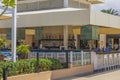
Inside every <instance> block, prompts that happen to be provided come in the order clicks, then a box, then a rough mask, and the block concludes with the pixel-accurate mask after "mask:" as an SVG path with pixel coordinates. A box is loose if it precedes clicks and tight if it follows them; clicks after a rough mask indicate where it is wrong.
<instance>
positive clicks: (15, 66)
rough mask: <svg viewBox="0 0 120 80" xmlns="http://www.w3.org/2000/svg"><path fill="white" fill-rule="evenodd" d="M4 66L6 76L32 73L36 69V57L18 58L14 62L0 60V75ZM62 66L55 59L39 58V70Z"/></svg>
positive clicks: (54, 68)
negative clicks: (6, 69) (6, 72)
mask: <svg viewBox="0 0 120 80" xmlns="http://www.w3.org/2000/svg"><path fill="white" fill-rule="evenodd" d="M5 67H7V68H8V76H13V75H18V74H28V73H34V72H35V69H36V59H35V58H33V59H25V60H19V61H17V62H15V63H14V62H0V77H1V76H2V69H3V68H5ZM63 67H64V66H63V65H62V64H61V63H60V62H59V61H58V60H56V59H49V58H40V60H39V70H40V71H48V70H56V69H61V68H63Z"/></svg>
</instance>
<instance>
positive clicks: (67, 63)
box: [66, 51, 69, 68]
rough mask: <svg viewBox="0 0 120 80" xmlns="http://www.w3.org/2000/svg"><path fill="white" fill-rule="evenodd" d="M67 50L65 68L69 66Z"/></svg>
mask: <svg viewBox="0 0 120 80" xmlns="http://www.w3.org/2000/svg"><path fill="white" fill-rule="evenodd" d="M68 54H69V53H68V51H66V68H69V66H68V65H69V60H68Z"/></svg>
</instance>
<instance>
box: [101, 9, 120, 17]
mask: <svg viewBox="0 0 120 80" xmlns="http://www.w3.org/2000/svg"><path fill="white" fill-rule="evenodd" d="M101 12H104V13H108V14H112V15H119V13H118V11H116V10H115V9H112V8H111V9H103V10H101Z"/></svg>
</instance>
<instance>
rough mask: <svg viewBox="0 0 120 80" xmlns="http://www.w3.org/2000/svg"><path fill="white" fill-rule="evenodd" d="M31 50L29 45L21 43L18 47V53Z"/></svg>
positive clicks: (25, 52) (26, 52)
mask: <svg viewBox="0 0 120 80" xmlns="http://www.w3.org/2000/svg"><path fill="white" fill-rule="evenodd" d="M29 52H30V50H29V46H28V45H24V44H21V45H19V46H18V47H17V53H20V54H28V53H29Z"/></svg>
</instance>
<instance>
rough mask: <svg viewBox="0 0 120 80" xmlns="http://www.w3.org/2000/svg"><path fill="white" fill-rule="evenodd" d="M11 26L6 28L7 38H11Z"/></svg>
mask: <svg viewBox="0 0 120 80" xmlns="http://www.w3.org/2000/svg"><path fill="white" fill-rule="evenodd" d="M11 34H12V33H11V28H6V38H7V39H8V40H11Z"/></svg>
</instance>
